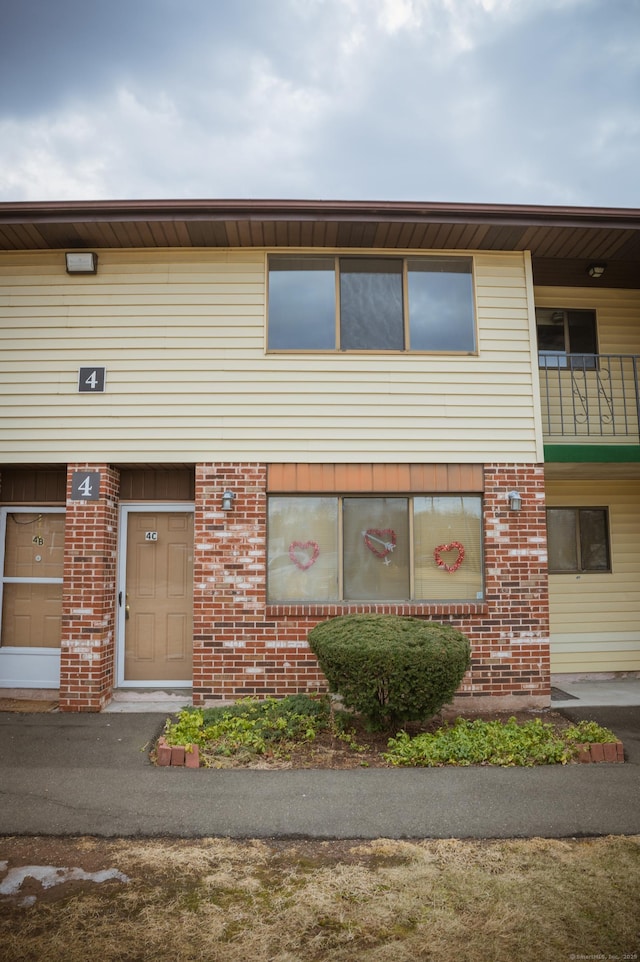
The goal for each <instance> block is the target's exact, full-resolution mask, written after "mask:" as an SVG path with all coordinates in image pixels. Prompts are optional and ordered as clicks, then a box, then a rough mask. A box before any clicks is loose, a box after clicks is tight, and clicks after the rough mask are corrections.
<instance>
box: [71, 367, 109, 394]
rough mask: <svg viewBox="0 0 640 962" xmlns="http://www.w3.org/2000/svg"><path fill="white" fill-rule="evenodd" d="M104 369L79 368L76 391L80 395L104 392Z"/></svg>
mask: <svg viewBox="0 0 640 962" xmlns="http://www.w3.org/2000/svg"><path fill="white" fill-rule="evenodd" d="M106 370H107V369H106V368H105V367H81V368H80V371H79V373H78V391H80V393H81V394H99V393H100V392H101V391H104V382H105V374H106Z"/></svg>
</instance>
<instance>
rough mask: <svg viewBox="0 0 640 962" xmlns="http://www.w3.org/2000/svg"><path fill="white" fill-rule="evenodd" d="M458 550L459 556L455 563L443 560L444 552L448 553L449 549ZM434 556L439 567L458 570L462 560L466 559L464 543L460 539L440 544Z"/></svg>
mask: <svg viewBox="0 0 640 962" xmlns="http://www.w3.org/2000/svg"><path fill="white" fill-rule="evenodd" d="M456 549H457V551H458V557H457V558H456V560H455V561H454V562H453V564H447V562H446V561H443V560H442V557H441V556H442V554H446V552H447V551H454V550H456ZM433 557H434V558H435V562H436V564H437V566H438V567H439V568H444V570H445V571H457V570H458V568H459V567H460V565H461V564H462V562H463V561H464V545H463V544H460V542H459V541H450V542H449V544H439V545H438V547H437V548H436V549H435V551H434V552H433Z"/></svg>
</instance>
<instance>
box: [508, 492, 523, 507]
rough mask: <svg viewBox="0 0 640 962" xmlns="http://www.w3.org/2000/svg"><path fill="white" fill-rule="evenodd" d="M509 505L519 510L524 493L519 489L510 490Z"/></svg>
mask: <svg viewBox="0 0 640 962" xmlns="http://www.w3.org/2000/svg"><path fill="white" fill-rule="evenodd" d="M507 497H508V499H509V507H510V508H511V510H512V511H519V510H520V508H521V507H522V495H521V494H520V493H519V492H518V491H510V492H509V494H508V495H507Z"/></svg>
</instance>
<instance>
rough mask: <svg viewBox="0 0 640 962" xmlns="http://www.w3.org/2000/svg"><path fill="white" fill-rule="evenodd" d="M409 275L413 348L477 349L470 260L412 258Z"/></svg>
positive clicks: (411, 346) (437, 349)
mask: <svg viewBox="0 0 640 962" xmlns="http://www.w3.org/2000/svg"><path fill="white" fill-rule="evenodd" d="M408 276H409V325H410V339H409V341H410V348H411V350H412V351H473V350H475V323H474V312H473V282H472V275H471V260H470V259H469V258H466V257H459V258H458V257H455V258H452V257H433V258H428V259H421V260H417V259H416V260H411V261H409V275H408Z"/></svg>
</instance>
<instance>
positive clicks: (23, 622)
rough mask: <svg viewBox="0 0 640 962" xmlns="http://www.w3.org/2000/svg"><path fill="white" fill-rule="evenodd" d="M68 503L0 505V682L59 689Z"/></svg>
mask: <svg viewBox="0 0 640 962" xmlns="http://www.w3.org/2000/svg"><path fill="white" fill-rule="evenodd" d="M64 518H65V516H64V508H39V507H11V508H8V507H4V508H2V509H0V570H1V572H2V578H1V579H0V611H1V621H0V687H1V688H58V687H59V684H60V638H61V630H62V572H63V560H64Z"/></svg>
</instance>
